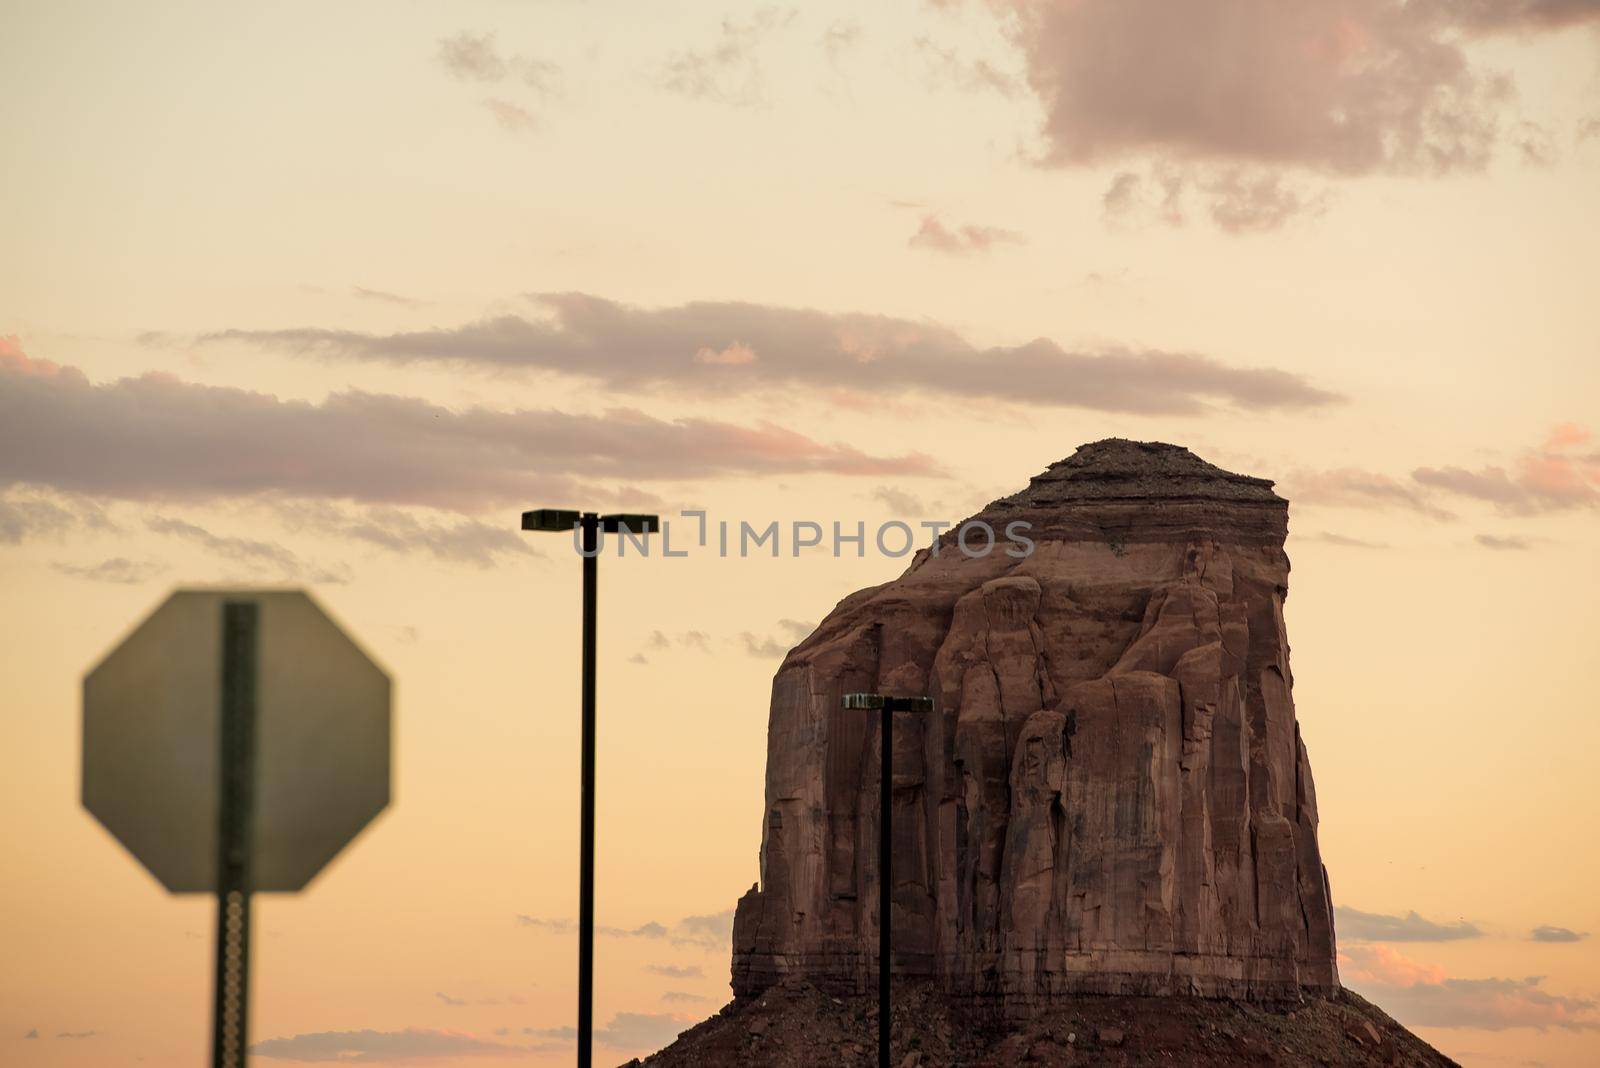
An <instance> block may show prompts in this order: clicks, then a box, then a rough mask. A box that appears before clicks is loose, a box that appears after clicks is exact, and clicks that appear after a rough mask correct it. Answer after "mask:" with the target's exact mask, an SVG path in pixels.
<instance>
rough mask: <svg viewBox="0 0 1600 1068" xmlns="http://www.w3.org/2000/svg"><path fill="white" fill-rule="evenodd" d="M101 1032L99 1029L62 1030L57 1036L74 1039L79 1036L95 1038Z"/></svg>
mask: <svg viewBox="0 0 1600 1068" xmlns="http://www.w3.org/2000/svg"><path fill="white" fill-rule="evenodd" d="M99 1033H100V1032H99V1031H62V1032H60V1033H59V1034H57V1035H56V1037H57V1038H73V1039H77V1038H94V1037H95V1036H96V1035H98V1034H99Z"/></svg>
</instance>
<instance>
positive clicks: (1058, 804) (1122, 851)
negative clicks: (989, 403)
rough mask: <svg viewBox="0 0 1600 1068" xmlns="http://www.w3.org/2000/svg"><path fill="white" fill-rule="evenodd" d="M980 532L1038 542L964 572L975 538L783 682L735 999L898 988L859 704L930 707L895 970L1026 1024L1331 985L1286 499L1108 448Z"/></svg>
mask: <svg viewBox="0 0 1600 1068" xmlns="http://www.w3.org/2000/svg"><path fill="white" fill-rule="evenodd" d="M977 518H983V519H985V520H986V521H988V522H989V523H991V524H992V525H994V526H995V529H1003V528H1004V524H1005V523H1009V522H1015V521H1018V520H1022V521H1026V522H1028V523H1030V524H1031V526H1032V529H1031V530H1030V532H1029V536H1030V537H1032V538H1033V539H1034V541H1035V544H1036V549H1035V551H1034V553H1033V555H1032V556H1030V557H1028V558H1026V559H1023V560H1021V561H1017V560H1014V559H1011V558H1008V557H1006V556H1005V555H1004V554H991V556H990V557H985V558H979V559H975V558H971V557H968V556H966V555H965V554H963V553H961V552H960V551H959V549H958V547H957V546H956V544H955V539H954V537H953V532H952V534H948V535H946V537H945V538H944V540H943V542H942V544H941V546H940V550H939V552H938V553H933V552H930V551H928V550H924V551H923V552H921V553H919V554H918V556H917V558H916V559H915V560H914V561H913V563H912V565H911V566H910V567H909V568H908V569H907V571H906V572H905V574H903V575H902V576H901V577H900V578H899V579H897V580H896V581H894V582H891V583H887V584H885V585H883V586H880V587H877V588H875V589H870V590H864V591H861V592H860V593H856V594H853V595H851V596H850V597H847V598H846V599H845V600H844V601H842V602H841V603H840V604H839V606H838V607H837V608H836V609H835V610H834V611H833V612H832V613H831V614H830V615H829V616H828V617H827V619H825V620H824V621H823V622H822V623H821V625H819V626H818V628H817V630H816V631H815V632H814V633H813V634H812V635H811V636H809V637H808V638H806V640H805V641H803V642H801V643H800V645H799V646H797V647H796V648H795V649H794V650H793V651H791V652H790V654H789V656H788V657H787V659H786V660H785V661H784V663H783V665H782V667H781V668H780V669H779V671H778V674H777V676H776V678H775V679H774V681H773V690H772V705H771V709H770V713H769V719H768V754H767V789H766V792H767V804H766V812H767V816H766V818H765V820H764V824H763V837H762V846H761V868H760V870H761V873H762V874H761V882H760V883H759V884H758V885H757V886H755V887H752V888H751V890H750V891H749V892H748V893H747V894H745V896H744V897H743V898H742V899H741V900H740V902H739V905H738V909H737V910H736V914H735V921H734V957H733V985H734V989H735V992H736V993H738V994H741V995H750V994H755V993H758V992H760V991H761V990H764V989H766V988H767V987H769V986H771V985H772V984H773V983H775V982H777V981H779V980H781V979H784V978H786V977H803V978H806V979H808V980H810V981H812V982H815V983H817V984H818V985H820V986H822V987H824V988H828V989H834V990H838V991H841V992H864V991H866V990H868V989H870V988H871V985H872V984H873V983H874V982H875V978H876V969H877V952H876V950H877V947H876V938H877V923H878V918H877V916H876V908H875V905H874V904H873V903H875V902H876V900H877V879H878V877H879V873H878V871H877V863H876V828H877V826H878V820H879V813H878V811H877V804H878V802H877V789H876V785H877V774H878V769H877V749H876V746H877V742H876V731H877V727H876V724H875V723H874V722H869V720H870V719H871V717H863V716H861V715H860V714H859V713H845V712H842V711H840V710H839V707H838V705H839V695H840V694H842V693H846V692H850V691H853V690H878V691H882V692H892V693H901V694H914V693H915V694H928V695H930V696H932V697H934V699H935V704H936V711H935V712H934V713H932V714H930V715H928V716H925V717H920V718H918V717H901V718H899V719H897V721H896V731H895V753H894V762H895V763H894V789H893V805H894V842H893V844H892V847H893V850H894V856H895V871H894V875H895V878H894V886H893V888H892V889H893V902H894V921H895V928H894V939H895V964H894V966H895V969H896V971H897V973H899V974H904V975H907V976H915V977H917V978H924V979H929V980H932V981H934V982H935V983H936V984H937V985H938V986H939V987H940V988H941V989H943V990H944V991H945V992H946V993H949V994H954V995H969V996H971V997H974V998H980V999H983V1000H984V1001H986V1002H987V1003H989V1004H992V1005H994V1006H997V1007H999V1008H1001V1009H1003V1010H1004V1011H1006V1012H1008V1013H1012V1014H1025V1013H1028V1012H1031V1011H1034V1010H1036V1009H1038V1008H1039V1007H1041V1006H1043V1005H1045V1004H1047V1003H1048V1002H1049V1001H1050V1000H1051V999H1053V998H1058V997H1061V996H1065V995H1070V994H1075V993H1107V994H1190V995H1199V996H1218V997H1244V998H1259V999H1279V998H1294V997H1298V996H1300V995H1301V993H1302V992H1304V991H1306V990H1329V989H1333V988H1336V987H1337V985H1338V975H1337V972H1336V969H1335V963H1334V962H1335V948H1334V938H1333V920H1332V906H1331V902H1330V898H1329V894H1328V889H1327V888H1328V879H1327V873H1326V871H1325V870H1324V869H1323V866H1322V860H1321V854H1320V851H1319V849H1318V845H1317V830H1316V828H1317V812H1316V799H1315V790H1314V788H1313V787H1312V782H1311V768H1310V763H1309V760H1308V758H1307V756H1306V751H1305V746H1304V744H1303V742H1302V740H1301V738H1300V732H1299V727H1298V725H1297V723H1296V721H1295V714H1294V703H1293V698H1292V695H1291V690H1292V677H1293V676H1292V674H1291V673H1290V670H1289V646H1288V637H1287V634H1286V633H1285V630H1284V625H1283V601H1284V598H1285V597H1286V595H1287V583H1288V572H1289V561H1288V559H1287V557H1286V556H1285V555H1284V552H1283V541H1284V535H1285V533H1286V531H1287V503H1286V502H1285V501H1283V500H1282V499H1281V498H1279V497H1278V496H1277V495H1276V494H1274V493H1273V492H1272V484H1271V483H1270V482H1267V481H1265V480H1263V479H1255V478H1249V477H1247V476H1243V475H1235V474H1232V473H1230V472H1226V471H1222V470H1221V469H1219V468H1216V467H1213V466H1212V465H1210V464H1207V463H1205V462H1204V461H1203V460H1200V459H1199V458H1198V457H1196V456H1194V455H1193V454H1192V453H1190V452H1189V451H1188V450H1186V449H1181V448H1177V447H1175V446H1170V445H1160V444H1152V443H1139V442H1127V441H1121V440H1116V439H1113V440H1111V441H1105V442H1097V443H1095V444H1092V445H1086V446H1084V447H1082V448H1080V449H1079V450H1078V451H1077V452H1076V453H1075V454H1074V455H1073V456H1071V457H1068V458H1067V459H1066V460H1063V461H1061V462H1060V463H1058V464H1054V465H1052V466H1051V468H1050V469H1049V470H1048V471H1046V472H1044V473H1043V474H1041V475H1039V476H1038V477H1036V478H1035V479H1034V480H1033V482H1032V483H1031V484H1030V485H1029V487H1028V488H1027V489H1025V490H1023V491H1022V492H1020V493H1017V494H1014V495H1013V496H1011V497H1007V498H1003V499H1002V500H999V501H996V502H994V503H993V504H991V505H989V506H988V508H986V509H985V510H984V511H983V512H981V513H980V514H979V516H978V517H977ZM996 556H998V559H996V558H995V557H996Z"/></svg>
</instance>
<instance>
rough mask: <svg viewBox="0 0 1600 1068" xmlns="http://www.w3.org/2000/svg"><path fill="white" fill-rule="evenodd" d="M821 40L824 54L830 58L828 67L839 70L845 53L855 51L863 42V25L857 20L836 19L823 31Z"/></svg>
mask: <svg viewBox="0 0 1600 1068" xmlns="http://www.w3.org/2000/svg"><path fill="white" fill-rule="evenodd" d="M820 40H821V43H822V52H823V54H824V55H826V56H827V57H828V65H829V66H830V67H833V68H834V69H835V70H837V69H838V67H839V63H840V61H842V60H843V59H844V56H845V53H847V52H850V51H852V50H854V49H855V47H856V45H857V44H859V43H860V42H861V24H860V23H859V22H857V21H856V20H855V19H835V20H834V21H833V22H831V23H829V24H828V28H827V29H825V30H823V31H822V37H821V38H820Z"/></svg>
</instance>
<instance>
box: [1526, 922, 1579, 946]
mask: <svg viewBox="0 0 1600 1068" xmlns="http://www.w3.org/2000/svg"><path fill="white" fill-rule="evenodd" d="M1588 937H1589V932H1587V931H1573V930H1569V929H1568V928H1566V927H1551V926H1549V925H1548V924H1546V925H1544V926H1541V927H1535V928H1534V929H1533V931H1532V932H1531V933H1530V934H1529V935H1528V938H1529V940H1530V941H1534V942H1581V941H1583V940H1584V939H1585V938H1588Z"/></svg>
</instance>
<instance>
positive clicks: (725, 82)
mask: <svg viewBox="0 0 1600 1068" xmlns="http://www.w3.org/2000/svg"><path fill="white" fill-rule="evenodd" d="M794 15H795V12H794V11H793V9H780V8H775V7H767V8H762V9H760V10H759V11H757V12H756V13H755V14H754V15H753V16H752V17H751V18H750V19H749V20H748V21H742V22H741V21H738V20H736V19H732V18H725V19H723V20H722V27H721V30H720V32H719V33H718V34H717V38H716V40H715V41H714V42H712V43H711V44H710V45H707V46H705V47H704V48H695V49H683V50H681V51H677V52H674V53H673V54H672V55H670V56H669V57H667V60H666V61H665V62H664V63H663V64H662V65H661V68H660V70H659V71H658V72H657V74H656V84H657V85H658V86H660V87H661V88H662V89H665V90H667V91H668V92H671V93H677V94H678V95H680V96H686V97H690V98H692V99H697V100H712V101H716V102H718V103H722V104H732V105H734V106H736V107H755V106H756V105H759V104H762V103H764V102H765V101H766V95H767V91H766V79H765V76H764V75H763V74H762V70H761V64H760V61H759V58H758V52H759V49H760V47H761V45H762V43H763V42H764V41H765V40H766V38H767V37H768V36H769V35H770V34H771V33H772V32H773V31H775V30H779V29H782V28H783V27H784V26H787V25H788V24H789V23H790V22H791V21H792V20H793V19H794Z"/></svg>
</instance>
